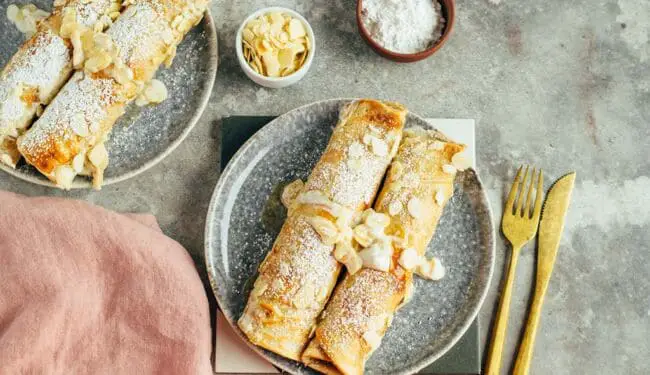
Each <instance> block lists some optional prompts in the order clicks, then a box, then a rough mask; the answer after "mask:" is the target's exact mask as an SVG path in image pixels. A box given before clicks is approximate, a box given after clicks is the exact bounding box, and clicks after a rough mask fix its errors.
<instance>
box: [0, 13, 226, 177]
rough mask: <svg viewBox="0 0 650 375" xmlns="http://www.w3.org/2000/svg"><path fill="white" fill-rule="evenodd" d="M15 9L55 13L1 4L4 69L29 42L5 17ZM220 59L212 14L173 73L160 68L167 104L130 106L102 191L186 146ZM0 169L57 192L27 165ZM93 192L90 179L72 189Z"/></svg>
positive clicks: (116, 134)
mask: <svg viewBox="0 0 650 375" xmlns="http://www.w3.org/2000/svg"><path fill="white" fill-rule="evenodd" d="M14 3H15V4H21V5H22V4H27V3H33V4H35V5H36V6H38V7H39V8H41V9H45V10H50V9H51V7H52V1H51V0H0V33H1V34H2V42H1V43H0V67H4V65H5V64H6V63H7V62H8V61H9V59H10V58H11V56H13V54H14V53H15V52H16V50H17V49H18V47H19V46H20V45H21V44H22V43H23V41H24V40H25V38H24V37H23V35H22V34H21V33H20V32H19V31H18V29H16V27H15V26H14V25H12V24H11V22H9V20H7V17H6V11H7V7H8V6H9V5H10V4H14ZM217 56H218V55H217V33H216V29H215V27H214V23H213V20H212V16H211V15H210V11H209V10H208V11H206V13H205V16H204V17H203V20H202V21H201V23H200V24H198V25H197V26H196V27H195V28H194V29H192V31H190V32H189V33H188V35H187V36H186V37H185V39H184V40H183V42H182V43H181V44H180V46H179V47H178V51H177V53H176V57H175V58H174V63H173V65H172V66H171V68H169V69H165V68H161V69H160V70H159V71H158V73H157V75H156V78H158V79H160V80H162V81H163V82H164V83H165V85H166V86H167V89H168V90H169V97H168V98H167V100H165V101H164V102H162V103H161V104H158V105H156V106H147V107H142V108H140V107H137V106H136V105H130V106H128V108H127V111H126V114H125V115H124V116H122V118H121V119H120V120H119V121H118V122H117V123H116V124H115V126H114V127H113V131H112V132H111V136H110V139H109V140H108V142H107V143H106V148H107V149H108V152H109V156H110V165H109V166H108V169H106V172H105V174H104V177H105V178H104V185H110V184H114V183H116V182H120V181H123V180H126V179H128V178H131V177H133V176H135V175H137V174H139V173H142V172H144V171H145V170H147V169H149V168H151V167H152V166H154V165H155V164H156V163H158V162H159V161H161V160H162V159H163V158H164V157H165V156H167V155H169V153H171V152H172V151H173V150H174V149H175V148H176V147H177V146H178V145H179V144H180V143H181V141H183V139H184V138H185V137H186V136H187V135H188V134H189V132H190V130H191V129H192V127H194V125H195V124H196V122H197V121H198V120H199V118H200V117H201V113H203V110H204V109H205V106H206V105H207V103H208V99H209V98H210V93H211V91H212V86H213V84H214V78H215V75H216V73H217V61H218V58H217ZM0 169H3V170H4V171H6V172H8V173H9V174H12V175H14V176H16V177H18V178H20V179H23V180H25V181H29V182H33V183H35V184H39V185H45V186H54V185H53V184H52V183H51V182H50V181H49V180H48V179H47V178H45V177H44V176H43V175H41V174H40V173H38V171H37V170H36V169H35V168H34V167H32V166H30V165H27V164H26V163H25V162H24V161H21V162H20V164H19V165H18V167H17V168H16V169H12V168H9V167H7V166H5V165H3V164H1V163H0ZM90 186H91V185H90V180H89V179H88V178H85V177H77V178H76V179H75V182H74V185H73V188H89V187H90Z"/></svg>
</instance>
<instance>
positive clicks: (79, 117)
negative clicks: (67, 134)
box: [70, 113, 89, 137]
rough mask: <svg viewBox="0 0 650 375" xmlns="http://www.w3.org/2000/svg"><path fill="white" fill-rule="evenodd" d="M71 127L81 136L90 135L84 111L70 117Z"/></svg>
mask: <svg viewBox="0 0 650 375" xmlns="http://www.w3.org/2000/svg"><path fill="white" fill-rule="evenodd" d="M70 129H72V131H73V132H74V133H75V134H76V135H78V136H80V137H87V136H88V133H89V132H88V124H87V123H86V118H85V116H84V115H83V114H82V113H77V114H75V115H73V116H72V117H71V118H70Z"/></svg>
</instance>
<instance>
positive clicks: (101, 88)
mask: <svg viewBox="0 0 650 375" xmlns="http://www.w3.org/2000/svg"><path fill="white" fill-rule="evenodd" d="M207 5H208V1H207V0H135V1H134V2H130V3H128V4H127V8H126V10H124V11H123V12H122V14H121V15H120V16H119V17H118V18H117V20H116V21H115V23H114V24H113V25H112V26H111V27H110V28H109V29H108V30H107V32H106V35H107V36H108V37H109V38H110V40H109V41H106V40H102V39H98V40H95V43H96V46H97V48H100V47H101V48H104V49H105V50H106V51H117V52H115V53H116V54H117V55H116V56H113V57H112V60H109V61H110V63H109V65H108V66H106V67H105V68H102V69H99V70H97V71H93V70H94V69H90V70H89V65H94V64H95V63H99V64H101V61H99V60H101V58H105V54H104V55H102V54H99V55H97V56H99V57H97V58H96V59H95V60H94V61H93V64H90V63H91V60H92V57H91V58H89V59H88V60H87V61H86V62H85V68H86V69H85V70H84V71H83V72H81V71H80V72H77V73H75V74H74V76H73V77H72V78H71V79H70V81H69V82H68V83H66V84H65V86H63V88H62V89H61V92H60V93H59V94H58V95H57V96H56V98H54V100H53V101H52V103H51V104H50V105H49V106H48V107H47V108H46V109H45V111H44V112H43V115H42V116H41V118H39V119H38V121H36V122H35V123H34V125H33V126H32V127H31V128H30V129H29V131H27V132H26V133H25V135H23V136H22V137H20V138H19V140H18V150H19V151H20V153H21V154H22V155H23V156H24V157H25V160H26V161H27V162H28V163H29V164H31V165H33V166H35V167H36V168H37V169H38V170H39V171H40V172H41V173H43V174H44V175H45V176H47V177H48V178H49V179H50V180H52V181H53V182H55V183H56V184H57V186H59V187H61V188H64V189H68V188H70V187H71V185H72V182H73V180H74V178H75V176H76V175H77V174H84V175H87V174H90V175H92V178H93V186H94V187H95V188H97V189H99V188H100V187H101V184H102V181H103V175H104V170H105V168H106V167H107V166H108V154H107V151H106V149H105V148H104V141H105V140H106V138H107V136H108V134H109V132H110V131H111V129H112V127H113V125H114V124H115V122H116V121H117V119H118V118H119V117H120V116H121V115H122V114H123V113H124V110H125V107H126V105H127V104H129V103H130V102H131V101H133V99H135V97H136V96H137V95H138V94H139V93H140V92H141V91H142V89H143V87H144V85H145V83H146V82H148V81H149V80H151V78H152V77H153V75H154V74H155V72H156V70H157V69H158V67H159V66H160V65H161V64H162V63H163V62H164V61H166V60H169V59H170V58H172V57H173V55H174V54H175V51H176V47H177V46H178V44H179V43H180V42H181V40H182V39H183V37H184V36H185V34H186V33H187V32H188V31H189V30H190V29H191V28H192V27H193V26H194V25H196V24H197V23H198V22H199V21H200V20H201V18H202V17H203V12H204V11H205V10H206V8H207ZM104 39H105V38H104ZM100 42H101V43H100ZM107 46H108V48H106V47H107ZM104 49H103V50H102V51H104ZM102 53H104V52H102ZM98 61H99V62H98ZM104 63H105V61H104ZM93 67H94V66H93Z"/></svg>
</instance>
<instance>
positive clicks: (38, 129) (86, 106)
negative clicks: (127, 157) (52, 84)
mask: <svg viewBox="0 0 650 375" xmlns="http://www.w3.org/2000/svg"><path fill="white" fill-rule="evenodd" d="M115 85H116V84H115V81H113V80H112V79H98V78H91V77H89V76H86V75H85V74H84V73H82V72H77V73H75V74H74V75H73V76H72V78H71V79H70V81H68V83H67V84H66V85H65V86H63V89H61V92H59V94H58V95H57V96H56V97H55V98H54V100H53V101H52V103H51V104H50V105H49V106H48V107H47V108H46V109H45V112H43V115H42V116H41V118H40V119H39V120H38V122H37V123H36V125H35V126H33V127H32V128H31V129H30V130H29V131H28V132H27V133H26V134H25V136H24V137H23V138H22V139H21V141H20V144H19V148H20V149H21V151H22V152H23V154H25V156H26V157H27V158H28V159H30V158H36V159H37V158H38V157H39V155H40V154H41V153H46V152H47V151H49V149H48V148H49V147H50V142H48V140H52V139H56V140H57V141H65V140H66V139H69V138H70V137H71V136H73V135H74V132H73V131H72V129H71V128H70V123H71V121H72V118H73V117H74V116H75V115H77V114H82V115H83V116H84V118H85V120H86V123H87V124H88V127H89V128H90V129H92V128H94V127H99V122H100V121H102V120H104V119H105V118H106V116H107V113H106V108H107V107H108V106H109V105H110V104H112V103H113V102H115V100H116V96H115V93H114V90H115ZM73 156H74V155H73Z"/></svg>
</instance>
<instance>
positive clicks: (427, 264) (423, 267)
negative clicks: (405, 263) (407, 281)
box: [415, 257, 446, 280]
mask: <svg viewBox="0 0 650 375" xmlns="http://www.w3.org/2000/svg"><path fill="white" fill-rule="evenodd" d="M415 273H416V274H417V275H418V276H420V277H423V278H425V279H429V280H440V279H442V278H443V277H445V273H446V271H445V267H444V266H443V265H442V263H441V262H440V260H439V259H437V258H435V257H434V258H431V259H430V260H424V261H423V262H421V263H420V264H418V266H417V267H416V268H415Z"/></svg>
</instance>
